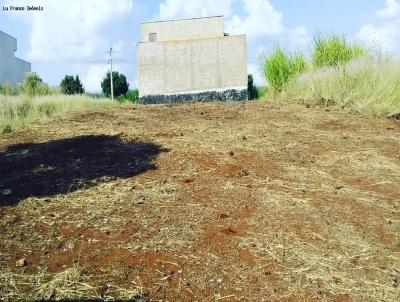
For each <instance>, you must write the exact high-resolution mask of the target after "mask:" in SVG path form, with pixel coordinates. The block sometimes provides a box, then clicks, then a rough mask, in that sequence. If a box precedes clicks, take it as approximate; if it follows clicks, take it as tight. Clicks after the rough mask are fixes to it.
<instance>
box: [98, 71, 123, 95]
mask: <svg viewBox="0 0 400 302" xmlns="http://www.w3.org/2000/svg"><path fill="white" fill-rule="evenodd" d="M112 76H113V92H114V97H118V96H121V95H125V94H126V93H127V91H128V88H129V84H128V82H127V81H126V77H125V76H124V75H123V74H122V73H119V72H118V71H113V73H112ZM110 77H111V74H110V72H107V74H106V76H105V77H104V79H103V81H102V82H101V89H102V90H103V93H104V94H105V95H107V96H108V97H110V96H111V86H110V82H111V80H110Z"/></svg>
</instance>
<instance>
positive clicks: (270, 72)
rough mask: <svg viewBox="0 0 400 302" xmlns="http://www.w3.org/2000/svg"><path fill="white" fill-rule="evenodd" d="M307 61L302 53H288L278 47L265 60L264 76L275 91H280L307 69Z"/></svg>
mask: <svg viewBox="0 0 400 302" xmlns="http://www.w3.org/2000/svg"><path fill="white" fill-rule="evenodd" d="M306 67H307V63H306V61H305V59H304V57H303V55H301V54H295V55H291V54H287V53H286V52H285V51H284V50H282V49H280V48H278V49H276V50H275V51H274V52H273V53H272V55H271V56H270V57H269V58H267V59H266V60H265V63H264V76H265V79H266V80H267V82H268V84H269V87H271V88H272V90H273V91H275V92H276V91H280V90H281V89H282V87H283V86H284V85H285V84H286V83H288V82H289V81H290V80H291V79H292V78H294V77H295V76H296V75H297V74H299V73H301V72H303V71H305V70H306Z"/></svg>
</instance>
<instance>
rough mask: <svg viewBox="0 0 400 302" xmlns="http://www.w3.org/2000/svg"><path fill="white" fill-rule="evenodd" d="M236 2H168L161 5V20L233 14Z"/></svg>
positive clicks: (171, 0) (224, 0)
mask: <svg viewBox="0 0 400 302" xmlns="http://www.w3.org/2000/svg"><path fill="white" fill-rule="evenodd" d="M233 2H234V0H219V1H215V0H190V1H188V0H166V1H164V2H162V3H161V4H160V7H159V9H160V11H159V18H160V19H174V18H192V17H205V16H213V15H225V16H227V17H229V16H231V14H232V10H231V7H232V4H233Z"/></svg>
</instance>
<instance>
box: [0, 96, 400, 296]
mask: <svg viewBox="0 0 400 302" xmlns="http://www.w3.org/2000/svg"><path fill="white" fill-rule="evenodd" d="M6 189H11V191H12V193H11V194H10V195H3V194H0V300H5V301H15V300H34V299H47V300H55V299H69V300H71V299H79V298H81V299H82V298H86V299H93V300H96V299H99V300H101V299H104V300H110V299H114V298H115V299H120V300H132V301H224V302H225V301H321V300H325V301H399V300H400V287H399V282H400V281H399V280H400V122H399V121H391V120H379V119H374V118H368V117H362V116H356V115H351V114H347V113H344V112H339V111H335V110H326V108H323V107H319V106H309V105H307V106H306V105H302V104H300V103H298V104H290V105H278V104H261V103H248V104H245V105H243V104H215V103H214V104H187V105H179V106H166V105H159V106H139V105H138V106H131V107H119V108H114V109H107V110H98V111H92V112H86V113H76V114H73V115H70V116H68V117H63V118H57V119H53V120H51V121H48V122H46V123H44V122H41V123H40V122H38V123H36V124H34V125H32V126H30V127H29V129H27V130H21V131H19V132H17V133H14V134H10V135H6V136H1V137H0V193H2V192H3V191H4V190H6ZM6 193H10V192H7V190H6ZM21 259H24V261H22V262H21V261H20V262H19V263H17V261H18V260H21ZM16 263H17V264H18V266H16Z"/></svg>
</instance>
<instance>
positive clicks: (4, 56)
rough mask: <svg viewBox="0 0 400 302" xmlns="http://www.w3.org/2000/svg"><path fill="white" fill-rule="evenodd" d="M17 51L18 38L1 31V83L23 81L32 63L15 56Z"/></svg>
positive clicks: (12, 83) (15, 83)
mask: <svg viewBox="0 0 400 302" xmlns="http://www.w3.org/2000/svg"><path fill="white" fill-rule="evenodd" d="M15 51H17V39H15V38H14V37H11V36H10V35H8V34H6V33H4V32H2V31H0V84H6V83H9V84H11V85H13V86H15V85H17V84H19V83H21V82H22V81H23V80H24V78H25V74H26V73H27V72H30V71H31V64H30V63H28V62H26V61H24V60H21V59H18V58H16V57H15V56H14V53H15Z"/></svg>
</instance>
